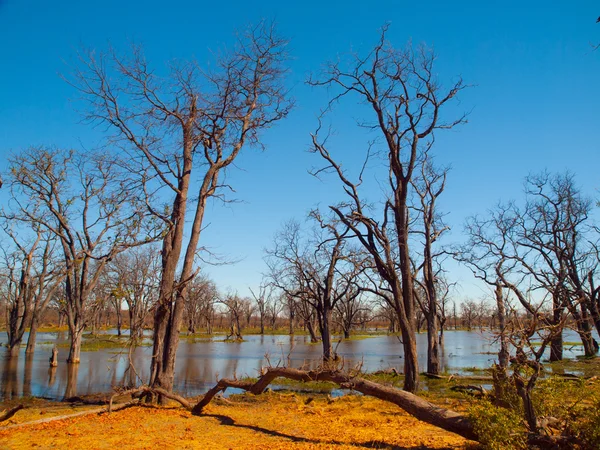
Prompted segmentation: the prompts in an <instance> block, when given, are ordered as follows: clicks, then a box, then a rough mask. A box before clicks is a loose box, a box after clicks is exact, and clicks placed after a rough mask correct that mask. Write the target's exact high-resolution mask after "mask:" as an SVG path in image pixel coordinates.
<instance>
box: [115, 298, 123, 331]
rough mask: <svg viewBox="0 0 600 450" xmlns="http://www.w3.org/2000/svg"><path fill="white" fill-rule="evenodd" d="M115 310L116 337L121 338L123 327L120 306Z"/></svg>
mask: <svg viewBox="0 0 600 450" xmlns="http://www.w3.org/2000/svg"><path fill="white" fill-rule="evenodd" d="M116 310H117V336H119V337H120V336H121V327H122V325H123V315H122V312H121V306H120V305H119V307H117V308H116Z"/></svg>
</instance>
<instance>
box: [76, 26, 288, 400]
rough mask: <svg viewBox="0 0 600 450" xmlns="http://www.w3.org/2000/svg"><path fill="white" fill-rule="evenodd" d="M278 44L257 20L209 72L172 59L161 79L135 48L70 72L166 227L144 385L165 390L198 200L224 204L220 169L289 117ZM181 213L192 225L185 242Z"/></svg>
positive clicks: (191, 266) (198, 224) (202, 205)
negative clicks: (147, 382) (148, 369)
mask: <svg viewBox="0 0 600 450" xmlns="http://www.w3.org/2000/svg"><path fill="white" fill-rule="evenodd" d="M286 44H287V42H286V41H285V40H283V39H281V38H280V37H279V36H277V33H276V32H275V30H274V27H273V26H271V25H269V24H266V23H261V24H259V25H258V26H256V27H252V28H250V29H248V31H247V32H245V33H243V34H241V35H240V36H239V40H238V42H237V45H236V46H235V47H234V48H233V50H231V51H227V52H222V53H220V54H218V56H217V59H216V63H215V65H214V70H204V69H202V68H201V67H200V66H199V65H198V64H197V62H195V61H191V62H180V61H175V62H173V63H171V64H170V65H169V74H168V75H167V76H166V77H165V78H161V77H159V76H158V75H157V74H156V73H155V72H154V71H153V70H152V69H151V68H150V67H149V65H148V63H147V62H146V60H145V58H144V56H143V54H142V52H141V50H140V49H139V48H134V49H133V53H132V54H131V55H130V57H128V58H125V57H120V56H118V55H116V53H115V52H113V51H110V52H108V53H107V54H100V55H95V54H93V53H90V54H88V55H86V56H85V57H84V58H82V62H83V67H82V68H80V69H79V70H78V71H77V72H76V74H75V81H74V84H75V85H76V86H77V87H78V88H79V90H80V91H81V92H82V93H83V96H84V98H85V99H86V100H87V101H88V102H89V107H88V113H87V118H88V119H89V120H90V121H92V122H95V123H98V124H103V125H106V126H107V127H108V132H109V133H112V139H111V141H110V142H111V143H112V144H114V145H119V146H121V147H122V149H123V151H124V152H125V153H126V154H127V155H129V165H128V169H129V171H130V172H131V174H132V176H133V177H134V178H135V179H136V180H137V182H138V187H139V190H140V191H141V197H142V198H143V199H144V201H145V203H146V206H147V208H148V210H149V211H150V212H151V213H152V214H153V215H154V216H155V217H156V218H157V219H158V220H160V221H162V222H163V223H164V224H165V226H166V228H167V231H166V233H165V234H164V238H163V247H162V251H161V256H162V264H161V273H162V277H161V283H160V290H159V301H158V305H157V307H156V309H155V314H154V348H153V353H152V362H151V375H150V385H151V386H153V387H162V388H164V389H166V390H167V391H170V390H171V389H172V386H173V378H174V368H175V358H176V352H177V344H178V342H179V331H180V328H181V323H182V318H183V313H184V310H185V299H186V298H188V293H187V290H189V281H191V280H192V279H193V278H194V276H195V275H196V271H197V267H198V266H197V264H196V262H197V261H196V260H197V258H196V256H197V252H198V250H199V242H200V234H201V231H202V228H203V220H204V213H205V209H206V204H207V201H208V200H209V199H210V198H223V197H222V196H223V194H224V189H228V188H229V186H228V185H227V184H226V183H225V182H224V181H223V177H224V175H225V171H226V169H228V168H229V167H231V166H232V164H233V162H234V161H235V159H236V158H237V156H238V155H239V154H240V152H241V150H242V149H243V148H245V147H248V146H260V133H261V132H262V131H264V130H265V129H267V128H269V127H270V126H272V125H273V124H274V123H275V122H277V121H279V120H281V119H283V118H284V117H285V116H286V115H287V114H288V111H289V110H290V107H291V103H290V101H289V100H288V95H287V91H286V89H285V88H284V86H283V78H284V75H285V72H286V68H285V63H286V61H287V54H286ZM196 180H198V182H197V183H196ZM194 191H195V193H194ZM165 198H168V199H169V200H168V202H169V203H168V204H166V205H165V204H163V203H161V202H162V201H163V200H161V199H165ZM188 208H190V210H191V211H190V212H191V214H192V215H193V219H192V222H191V225H190V227H189V234H188V236H189V239H188V240H187V241H185V239H184V229H185V228H186V225H185V224H186V217H187V215H188ZM184 241H185V242H184ZM182 256H183V258H182Z"/></svg>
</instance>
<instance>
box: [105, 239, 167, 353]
mask: <svg viewBox="0 0 600 450" xmlns="http://www.w3.org/2000/svg"><path fill="white" fill-rule="evenodd" d="M159 258H160V253H159V252H158V251H157V249H156V248H155V247H154V246H153V245H149V246H145V247H139V248H134V249H130V250H128V251H126V252H124V253H121V254H119V255H117V256H116V257H115V258H114V259H113V260H112V261H111V263H110V266H109V267H108V270H109V273H110V278H111V295H112V296H113V297H116V298H119V299H121V301H124V302H125V304H126V305H127V313H128V315H129V337H130V339H131V340H132V341H134V342H137V341H139V340H140V339H141V338H142V337H143V332H144V324H145V322H146V319H147V317H148V315H149V314H150V311H151V308H152V307H153V306H154V305H155V304H156V301H157V300H158V295H157V293H158V283H159V281H160V261H159Z"/></svg>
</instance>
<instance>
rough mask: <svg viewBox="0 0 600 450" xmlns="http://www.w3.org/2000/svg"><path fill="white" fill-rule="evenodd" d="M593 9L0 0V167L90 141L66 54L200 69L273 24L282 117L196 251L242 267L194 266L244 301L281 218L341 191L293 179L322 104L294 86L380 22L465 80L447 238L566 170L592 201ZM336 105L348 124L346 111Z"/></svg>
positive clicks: (442, 141) (596, 135)
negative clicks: (286, 56)
mask: <svg viewBox="0 0 600 450" xmlns="http://www.w3.org/2000/svg"><path fill="white" fill-rule="evenodd" d="M599 15H600V4H598V3H597V2H595V1H577V2H567V1H550V2H548V1H544V2H538V1H527V2H524V1H519V2H510V1H505V2H481V1H463V2H447V1H429V2H416V1H413V2H406V1H400V0H395V1H379V2H375V3H369V2H364V1H361V2H358V1H344V2H341V1H340V2H337V1H336V2H333V1H330V2H323V1H319V2H316V1H302V2H279V1H277V2H275V1H263V2H246V1H244V2H242V1H237V0H236V1H227V2H200V1H173V2H156V1H143V2H142V1H123V0H121V1H114V0H107V1H102V2H82V1H72V0H63V1H57V2H48V1H28V0H0V68H1V70H0V155H2V157H1V158H0V168H1V169H4V168H5V166H6V158H5V155H6V154H8V152H10V151H18V150H19V149H20V148H23V147H27V146H29V145H38V144H47V145H57V146H65V147H77V146H81V145H85V146H87V147H89V146H91V145H94V143H95V142H97V139H98V134H97V132H95V131H93V130H90V129H89V128H88V127H86V126H84V125H82V124H79V123H78V120H79V116H78V115H77V113H76V112H75V111H74V109H73V105H72V103H71V101H70V99H73V98H75V97H76V94H75V92H74V91H73V90H72V88H71V87H70V86H68V85H67V84H66V83H65V82H64V81H62V79H61V78H60V76H59V74H60V73H66V72H68V70H69V69H68V67H67V65H66V64H68V62H69V61H73V59H74V55H75V53H76V51H77V49H78V48H80V47H81V46H84V47H88V48H96V49H104V48H106V46H107V44H108V43H109V42H111V43H112V44H114V45H116V46H117V47H124V46H125V45H126V44H127V42H128V41H135V42H137V43H141V44H143V45H144V47H145V50H146V55H147V59H148V60H149V61H150V62H152V63H153V64H155V65H157V66H159V67H160V65H161V64H163V63H164V62H165V61H166V60H169V59H171V58H189V57H195V58H197V59H198V60H200V61H205V60H209V58H210V57H209V49H215V48H217V47H219V46H220V45H222V44H227V43H231V42H232V38H233V34H234V30H235V29H240V28H242V27H244V26H245V25H246V24H248V23H252V22H257V21H258V20H260V19H261V18H268V19H271V18H272V19H274V20H275V21H276V22H277V24H278V26H279V30H280V32H281V33H282V34H283V35H285V36H287V37H288V38H289V39H290V40H291V47H290V50H291V53H292V55H293V57H294V60H293V61H292V73H291V75H290V81H289V82H290V87H291V88H292V91H293V95H294V97H295V98H296V101H297V107H296V109H295V111H294V112H293V114H291V115H290V117H289V118H288V120H286V121H285V122H284V123H281V124H280V125H279V126H277V127H276V128H275V129H272V130H270V131H269V132H268V134H267V135H266V136H265V143H266V144H267V151H266V152H264V153H259V152H257V151H250V152H247V153H245V154H244V155H243V156H242V157H241V158H240V159H239V160H238V164H237V165H238V167H239V168H240V169H239V170H235V171H233V172H231V173H230V176H229V181H230V182H231V184H233V185H234V187H235V188H236V189H237V191H238V194H237V198H238V199H240V200H243V203H240V204H234V205H230V206H228V207H227V208H223V207H222V206H220V205H218V204H216V205H214V206H212V207H211V208H210V209H209V211H208V215H207V217H206V222H210V223H211V225H210V227H209V228H208V229H207V231H206V232H205V234H204V236H203V244H204V245H208V246H210V247H212V248H213V249H214V250H215V251H217V252H220V253H223V254H226V255H228V256H229V257H230V258H243V259H242V261H241V262H239V263H237V264H235V265H233V266H226V267H219V268H209V269H208V272H209V273H210V274H211V275H212V276H213V278H214V279H215V281H217V283H218V284H219V285H220V287H222V288H225V287H228V286H229V287H231V288H233V289H238V290H239V291H240V293H242V294H246V293H247V292H248V291H247V287H248V286H251V287H254V286H256V285H257V284H258V282H259V281H260V273H261V271H264V270H265V267H264V265H263V263H262V249H263V248H264V247H265V246H268V245H269V243H270V240H271V238H272V236H273V234H274V233H275V231H276V230H277V229H278V228H279V227H280V225H281V223H282V222H283V221H285V220H287V219H289V218H292V217H297V218H303V217H304V215H305V214H306V212H307V211H308V209H309V208H311V207H313V206H315V205H317V204H318V203H321V204H323V205H324V204H326V203H327V200H328V199H332V198H336V197H337V195H338V193H339V192H340V191H339V190H337V189H335V185H334V183H332V182H330V183H320V182H318V181H316V180H315V179H313V178H311V177H310V176H309V175H308V174H307V169H308V168H310V167H311V166H312V165H314V164H317V163H318V161H316V160H315V157H314V156H312V155H309V154H307V153H306V149H307V148H308V143H309V133H310V132H311V131H312V130H313V129H314V126H315V123H316V121H315V116H316V113H317V111H318V109H319V108H320V107H321V106H323V104H324V102H325V101H326V98H325V92H319V91H314V90H311V89H309V88H308V87H306V86H305V85H304V83H303V82H304V80H305V79H306V77H307V75H308V74H309V73H310V72H315V71H317V70H318V69H319V66H320V65H321V64H322V63H323V62H325V61H327V60H331V59H335V58H336V57H337V55H340V54H344V53H346V52H348V51H349V50H350V49H355V50H358V51H361V50H363V51H366V50H368V49H369V48H370V47H371V46H372V45H373V44H374V43H375V42H376V40H377V38H378V30H379V28H380V27H381V26H382V25H383V24H384V23H386V22H390V23H391V28H390V32H389V35H388V36H389V39H390V41H392V43H394V44H395V45H397V46H404V45H405V43H406V42H407V41H408V40H412V41H413V42H414V43H421V42H425V43H427V44H429V45H432V46H434V47H435V50H436V52H437V54H438V55H439V59H438V65H437V68H438V70H439V79H440V80H441V81H442V82H443V81H444V80H452V79H454V77H456V76H458V75H460V76H462V77H463V78H464V79H465V81H466V82H467V83H470V84H474V85H476V87H474V88H472V89H469V90H468V91H466V92H464V94H463V95H461V103H460V105H457V108H458V110H464V111H470V116H469V123H468V124H467V125H465V126H462V127H460V129H457V130H454V131H452V132H449V133H445V134H443V135H440V136H439V138H438V139H437V150H436V153H437V154H438V155H439V158H438V160H439V161H443V162H445V163H449V164H451V165H452V168H453V170H452V172H451V174H450V178H449V181H448V188H447V192H446V194H444V195H445V198H444V200H443V202H442V208H443V209H444V210H446V211H448V212H449V215H448V218H447V219H448V222H449V223H450V225H452V227H453V234H452V237H451V239H456V240H459V239H460V238H461V237H460V234H461V233H460V232H461V227H462V223H463V221H464V219H465V217H466V216H468V215H471V214H476V213H482V212H484V211H485V209H486V208H488V207H491V206H492V205H493V204H495V203H496V202H497V201H498V200H500V199H504V200H508V199H510V198H515V197H518V196H519V193H520V190H521V181H522V179H523V177H524V176H525V175H527V174H528V173H529V172H536V171H539V170H541V169H544V168H547V169H549V170H552V171H557V170H564V169H567V168H568V169H570V170H572V171H573V172H574V173H576V174H577V176H578V181H579V183H580V184H581V186H583V188H584V189H585V190H586V191H587V192H588V193H589V194H591V195H597V189H598V187H600V180H599V178H598V162H599V155H600V152H599V150H600V115H599V114H598V112H599V111H600V50H598V51H596V52H594V51H592V47H591V44H592V43H599V42H600V24H596V23H595V21H596V18H597V17H598V16H599ZM347 107H348V108H350V109H347V110H346V112H347V113H348V114H349V115H353V114H354V113H355V112H356V116H357V117H358V116H359V115H360V111H358V110H356V111H354V110H353V109H352V104H349V105H347ZM338 138H339V139H338V140H339V142H340V143H341V145H340V147H339V149H338V151H339V152H340V153H339V154H340V155H343V156H344V158H345V159H346V160H347V161H353V160H356V158H359V157H360V155H362V153H363V150H364V149H363V148H361V147H360V145H357V144H356V141H355V140H353V139H352V132H349V131H348V132H347V130H338ZM0 200H2V201H6V198H5V197H2V196H0ZM454 275H455V277H456V278H458V279H459V280H460V281H461V283H462V284H463V289H464V292H465V293H466V294H469V295H478V294H477V292H478V291H477V288H476V287H473V286H472V284H471V283H472V282H471V280H470V279H469V277H468V276H467V274H466V272H465V271H464V270H460V269H455V272H454Z"/></svg>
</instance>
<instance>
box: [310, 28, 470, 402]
mask: <svg viewBox="0 0 600 450" xmlns="http://www.w3.org/2000/svg"><path fill="white" fill-rule="evenodd" d="M386 31H387V27H384V29H383V31H382V34H381V39H380V41H379V42H378V44H377V45H376V46H375V48H374V49H373V50H372V51H371V52H370V53H369V54H368V55H367V56H366V57H359V56H357V55H355V56H354V60H353V61H352V62H351V63H350V64H349V65H348V67H349V68H348V69H346V68H345V67H343V66H342V64H341V63H333V64H329V65H328V66H327V68H326V69H325V71H324V73H323V74H322V75H321V76H320V78H319V79H311V80H310V81H309V83H310V84H311V85H313V86H323V87H327V88H332V89H336V90H337V93H336V94H335V96H334V97H333V99H332V100H331V103H330V109H331V108H332V107H333V106H334V104H335V103H337V102H339V101H342V100H343V99H344V98H345V97H349V96H352V97H353V98H354V99H356V100H359V101H361V102H363V103H364V104H366V107H367V108H368V110H369V111H370V117H371V119H372V120H371V121H369V122H363V123H361V124H359V125H362V126H364V127H367V128H368V129H370V130H374V131H377V132H378V133H379V136H380V138H381V146H382V150H381V151H380V154H382V155H385V156H384V157H383V158H382V160H383V164H384V165H385V167H386V172H387V174H388V177H387V179H386V184H387V185H386V188H387V192H386V194H385V198H384V200H383V208H382V210H381V211H375V210H374V208H372V207H370V205H369V204H367V203H366V202H365V200H364V199H363V198H362V197H361V195H360V192H361V185H362V180H363V171H364V169H365V168H366V166H367V162H368V160H369V156H370V154H371V151H372V148H373V146H369V147H368V149H367V151H366V152H365V153H366V156H365V165H364V166H363V170H361V172H360V174H359V175H358V179H357V181H353V180H352V179H351V177H350V175H349V174H348V173H347V172H346V171H345V170H344V169H343V168H342V164H341V162H340V160H339V159H338V158H336V157H335V156H333V154H332V153H331V152H330V150H329V145H328V143H327V138H323V137H322V136H321V133H320V131H321V126H319V129H317V131H316V132H315V133H314V134H313V136H312V146H313V148H312V151H313V152H315V153H316V154H318V155H319V156H320V157H321V158H322V159H323V160H324V161H325V166H324V167H322V168H321V169H319V170H315V171H314V172H313V173H314V174H315V175H319V174H322V173H323V172H333V173H334V174H335V175H336V176H337V178H338V179H339V181H340V182H341V184H342V186H343V189H344V192H345V194H346V197H347V199H346V200H345V201H343V202H342V203H340V204H338V205H334V206H331V208H332V210H333V211H334V212H335V213H336V214H337V216H338V217H339V219H340V220H341V221H342V222H343V223H344V224H345V225H346V226H347V227H349V228H350V230H351V231H352V233H353V234H354V235H355V236H356V238H357V239H358V240H359V241H360V243H361V245H362V246H363V247H364V249H365V250H366V251H368V252H369V253H370V255H371V257H372V259H373V264H374V267H375V270H376V272H377V274H378V276H379V277H381V279H382V280H384V283H385V285H386V287H385V292H382V291H379V292H378V293H377V294H381V295H382V298H384V299H386V301H388V302H389V303H390V305H391V306H392V308H393V309H394V311H396V314H397V319H398V323H399V326H400V331H401V333H402V342H403V348H404V374H405V383H404V388H405V389H406V390H408V391H411V392H414V391H416V390H417V388H418V381H419V367H418V358H417V347H416V336H415V332H416V326H415V298H414V280H413V268H412V265H411V251H410V245H409V241H410V237H409V236H410V231H411V230H410V218H409V198H410V191H411V180H412V179H413V176H414V172H415V168H416V165H417V162H418V160H419V156H420V155H421V154H422V151H423V150H424V149H425V148H428V147H429V146H430V145H431V140H432V139H433V134H434V132H435V131H436V130H439V129H444V128H452V127H453V126H455V125H457V124H459V123H461V122H463V121H464V118H463V117H461V118H459V119H458V120H454V121H451V122H444V121H442V119H441V113H442V111H443V110H444V109H445V106H446V105H447V104H448V103H449V102H450V100H452V99H453V98H454V97H455V96H456V95H457V94H458V93H459V91H461V90H462V89H463V88H464V85H463V83H462V81H461V80H459V81H458V82H456V83H454V85H453V86H452V87H451V88H450V89H447V90H444V89H443V88H442V87H441V86H440V85H439V84H438V83H437V81H436V79H435V75H434V71H435V69H434V60H435V58H434V55H433V53H432V52H430V51H429V50H427V49H426V48H425V47H421V48H419V49H417V50H416V51H415V50H413V49H412V48H410V47H409V48H407V49H405V50H399V49H396V48H394V47H393V46H392V45H390V43H389V42H388V41H387V40H386ZM378 214H380V215H381V218H380V219H376V218H375V216H376V215H378Z"/></svg>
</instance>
